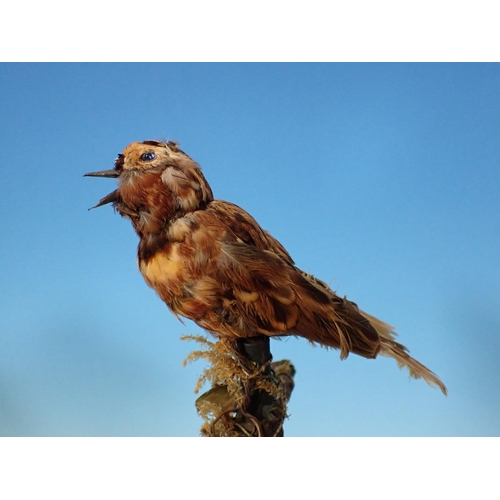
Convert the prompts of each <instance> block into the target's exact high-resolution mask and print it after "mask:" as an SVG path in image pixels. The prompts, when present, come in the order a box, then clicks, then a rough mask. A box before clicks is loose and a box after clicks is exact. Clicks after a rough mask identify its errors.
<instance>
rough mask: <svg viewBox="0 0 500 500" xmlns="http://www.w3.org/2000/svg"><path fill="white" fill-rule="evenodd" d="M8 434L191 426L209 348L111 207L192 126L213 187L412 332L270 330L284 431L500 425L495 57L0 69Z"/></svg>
mask: <svg viewBox="0 0 500 500" xmlns="http://www.w3.org/2000/svg"><path fill="white" fill-rule="evenodd" d="M0 95H1V100H0V123H1V135H0V141H1V151H2V161H1V167H0V168H1V169H2V182H1V184H0V213H1V216H2V236H1V239H0V257H1V264H0V304H1V306H0V307H1V314H0V435H3V436H196V435H198V431H199V427H200V425H201V420H200V419H199V417H198V416H197V414H196V411H195V408H194V401H195V399H196V395H195V394H194V393H193V389H194V385H195V382H196V379H197V376H198V375H199V374H200V373H201V371H202V370H203V368H204V364H203V363H202V362H198V363H195V364H193V365H190V366H188V367H186V368H183V367H182V366H181V362H182V360H183V359H184V358H185V357H186V356H187V354H188V353H189V352H190V351H191V350H192V349H193V348H195V347H196V346H195V345H194V344H191V343H188V342H182V341H180V340H179V337H180V336H181V335H183V334H190V333H193V334H194V333H200V330H199V329H198V327H196V325H194V323H191V322H186V324H185V325H182V324H181V323H180V322H178V321H177V320H176V319H175V318H174V316H173V315H172V314H171V313H170V312H169V311H168V309H167V308H166V306H165V305H164V304H163V303H162V302H161V301H160V300H159V299H158V298H157V297H156V295H155V293H154V292H153V291H152V290H151V289H149V288H148V287H147V286H146V284H145V283H144V282H143V279H142V277H141V275H140V274H139V272H138V270H137V266H136V262H135V255H136V246H137V237H136V235H135V233H134V231H133V229H132V227H131V225H130V223H129V222H128V221H125V220H123V219H121V218H120V217H119V216H118V215H116V214H114V213H113V210H112V209H111V208H110V207H109V206H107V207H103V208H100V209H98V210H94V211H91V212H88V211H87V209H88V208H89V207H90V206H92V205H94V204H95V203H96V202H97V201H98V200H99V199H100V198H101V197H102V196H104V195H105V194H107V193H109V192H110V191H111V190H112V189H114V181H112V180H100V179H92V178H83V177H82V175H83V174H84V173H85V172H89V171H95V170H104V169H108V168H111V167H112V165H113V160H114V159H115V157H116V155H117V153H118V152H120V151H121V150H122V149H123V148H124V147H125V146H126V145H127V144H128V143H130V142H132V141H136V140H146V139H176V140H178V141H179V142H180V143H181V147H182V148H183V149H184V150H185V151H186V152H187V153H188V154H190V155H191V156H192V157H193V158H194V159H195V160H196V161H198V162H199V163H200V164H201V166H202V167H203V169H204V173H205V176H206V177H207V179H208V181H209V182H210V184H211V186H212V189H213V191H214V194H215V196H216V198H221V199H225V200H228V201H232V202H234V203H236V204H238V205H240V206H241V207H243V208H245V209H246V210H247V211H249V212H250V213H251V214H252V215H253V216H254V217H255V218H256V219H257V220H258V221H259V223H260V224H261V225H262V226H263V227H264V228H265V229H267V230H269V231H270V232H271V233H272V234H273V235H274V236H275V237H277V238H278V239H279V240H280V241H281V242H282V243H283V244H284V245H285V246H286V248H287V249H288V251H289V252H290V253H291V255H292V257H293V258H294V259H295V261H296V263H297V265H298V266H299V267H301V268H302V269H304V270H306V271H308V272H311V273H313V274H315V275H317V276H318V277H319V278H321V279H323V280H325V281H327V282H330V281H331V282H332V287H333V288H334V289H336V290H337V291H338V293H339V294H341V295H347V297H348V298H349V299H352V300H354V301H355V302H357V303H358V304H359V305H360V307H362V308H363V309H364V310H366V311H367V312H370V313H371V314H374V315H376V316H378V317H380V318H381V319H383V320H385V321H387V322H389V323H391V324H393V325H395V326H396V329H397V331H398V333H399V334H400V340H401V341H402V342H403V343H404V344H405V345H406V346H407V347H409V349H410V351H411V354H412V355H414V356H415V357H416V358H417V359H418V360H419V361H421V362H422V363H424V364H425V365H427V366H428V367H429V368H431V369H432V370H433V371H435V372H436V373H437V374H438V375H439V376H440V377H441V378H442V380H443V381H444V382H445V384H446V385H447V386H448V390H449V396H448V397H447V398H445V397H444V396H443V395H442V394H441V393H440V392H439V391H438V390H433V389H432V388H430V387H428V386H427V385H426V384H425V383H424V382H422V381H415V380H409V378H408V375H407V373H406V372H403V371H399V370H398V368H397V366H396V363H395V362H394V361H393V360H391V359H387V358H379V359H377V360H374V361H371V360H366V359H363V358H359V357H357V356H354V355H352V356H350V357H349V358H348V359H347V360H346V361H343V362H341V361H340V360H339V355H338V352H336V351H326V350H324V349H321V348H317V347H316V348H313V347H311V346H309V345H308V343H307V342H306V341H305V340H302V339H294V338H290V339H287V340H282V341H273V342H272V344H271V347H272V351H273V354H274V358H275V359H283V358H288V359H291V360H292V362H293V363H294V365H295V366H296V369H297V375H296V388H295V390H294V392H293V395H292V398H291V401H290V405H289V414H290V418H289V420H288V421H287V422H286V425H285V434H286V435H287V436H498V435H499V434H500V368H499V362H498V359H499V355H500V337H499V331H500V308H499V301H500V262H499V261H500V258H499V248H500V217H499V216H500V201H499V193H500V141H499V138H500V66H499V65H498V64H1V65H0Z"/></svg>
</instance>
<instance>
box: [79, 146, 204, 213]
mask: <svg viewBox="0 0 500 500" xmlns="http://www.w3.org/2000/svg"><path fill="white" fill-rule="evenodd" d="M85 176H90V177H113V178H116V179H117V180H118V188H117V189H116V190H115V191H113V192H112V193H110V194H108V195H107V196H105V197H104V198H102V199H101V200H100V201H99V203H98V204H97V205H95V206H94V207H92V208H97V207H100V206H102V205H106V204H108V203H113V205H114V207H115V208H116V209H117V210H118V212H120V213H121V215H124V216H127V217H130V218H131V219H132V220H134V216H137V217H139V216H140V215H143V214H155V216H156V218H160V219H163V220H164V219H168V218H172V217H173V216H174V215H175V214H178V213H187V212H190V211H193V210H197V209H199V208H201V207H203V206H204V205H206V204H207V203H208V202H210V201H212V200H213V194H212V190H211V189H210V186H209V184H208V182H207V181H206V179H205V177H204V176H203V174H202V172H201V169H200V167H199V166H198V164H197V163H196V162H195V161H193V159H192V158H190V157H189V156H188V155H187V154H186V153H184V152H183V151H182V150H181V149H179V146H178V144H177V143H176V142H173V141H168V142H159V141H144V142H133V143H132V144H129V145H128V146H127V147H126V148H125V149H124V150H123V152H122V153H120V154H119V155H118V158H116V160H115V166H114V168H113V169H111V170H103V171H100V172H90V173H88V174H85Z"/></svg>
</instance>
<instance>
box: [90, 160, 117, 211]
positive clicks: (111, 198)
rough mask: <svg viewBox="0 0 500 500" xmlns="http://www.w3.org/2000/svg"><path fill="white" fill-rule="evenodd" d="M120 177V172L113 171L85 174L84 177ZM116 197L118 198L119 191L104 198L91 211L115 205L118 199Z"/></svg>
mask: <svg viewBox="0 0 500 500" xmlns="http://www.w3.org/2000/svg"><path fill="white" fill-rule="evenodd" d="M119 175H120V172H118V171H117V170H114V169H113V170H101V171H100V172H89V173H88V174H84V177H118V176H119ZM116 196H117V190H115V191H113V192H112V193H109V194H108V195H107V196H105V197H104V198H102V200H100V201H99V203H98V204H97V205H95V206H94V207H91V208H89V210H92V209H93V208H97V207H102V206H103V205H107V204H108V203H113V202H114V201H116V199H117V198H116Z"/></svg>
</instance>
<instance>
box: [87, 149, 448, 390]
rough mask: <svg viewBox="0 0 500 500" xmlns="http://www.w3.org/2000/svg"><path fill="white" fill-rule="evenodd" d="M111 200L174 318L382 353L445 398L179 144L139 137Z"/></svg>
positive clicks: (215, 329) (382, 328)
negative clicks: (216, 190) (220, 191)
mask: <svg viewBox="0 0 500 500" xmlns="http://www.w3.org/2000/svg"><path fill="white" fill-rule="evenodd" d="M85 175H86V176H96V177H116V178H117V179H118V188H117V189H116V190H115V191H113V192H112V193H110V194H108V195H107V196H105V197H104V198H102V199H101V200H100V201H99V203H98V204H97V205H96V206H95V207H93V208H96V207H100V206H102V205H105V204H107V203H112V204H113V206H114V208H115V210H116V211H118V212H119V213H120V215H122V216H123V217H126V218H128V219H130V220H131V222H132V225H133V226H134V229H135V230H136V232H137V234H138V235H139V238H140V241H139V248H138V263H139V269H140V271H141V273H142V275H143V277H144V279H145V280H146V283H147V284H148V285H149V286H150V287H152V288H153V289H154V290H155V291H156V292H157V294H158V295H159V296H160V298H161V299H162V300H163V301H164V302H165V303H166V304H167V306H168V307H169V308H170V309H171V310H172V312H173V313H174V314H175V315H176V316H183V317H185V318H188V319H191V320H193V321H194V322H195V323H196V324H197V325H199V326H200V327H202V328H204V329H205V330H208V331H209V332H211V333H212V334H214V335H216V336H217V337H219V338H229V339H233V340H237V339H247V338H252V337H256V336H260V335H265V336H268V337H274V336H284V335H297V336H300V337H304V338H306V339H307V340H309V341H311V342H314V343H318V344H321V345H322V346H326V347H333V348H336V349H340V357H341V359H344V358H346V357H347V356H348V354H349V353H351V352H352V353H354V354H358V355H360V356H363V357H365V358H375V357H376V356H377V355H378V354H381V355H383V356H389V357H392V358H394V359H395V360H396V362H397V363H398V365H399V367H400V368H401V367H403V366H405V367H406V368H408V370H409V372H410V375H411V376H412V377H414V378H423V379H424V380H425V381H426V382H427V383H428V384H430V385H432V386H437V387H439V388H440V389H441V391H443V393H444V394H446V387H445V386H444V384H443V383H442V382H441V381H440V380H439V378H438V377H437V376H436V375H435V374H434V373H432V372H431V371H430V370H429V369H427V368H426V367H425V366H423V365H422V364H421V363H419V362H418V361H417V360H415V359H413V358H412V357H411V356H409V354H408V350H407V349H406V347H405V346H403V345H402V344H400V343H399V342H396V340H395V336H396V333H395V332H394V330H393V328H392V327H391V326H389V325H388V324H387V323H384V322H383V321H380V320H379V319H377V318H374V317H373V316H371V315H369V314H367V313H365V312H364V311H362V310H361V309H359V308H358V306H357V305H356V304H355V303H354V302H351V301H349V300H347V299H346V298H342V297H339V296H337V295H336V294H335V292H333V291H332V290H331V289H330V288H329V287H328V286H327V285H326V284H325V283H324V282H323V281H320V280H319V279H317V278H315V277H314V276H312V275H310V274H307V273H305V272H304V271H302V270H300V269H299V268H297V267H296V266H295V264H294V261H293V260H292V258H291V257H290V255H289V254H288V252H287V251H286V250H285V248H284V247H283V245H281V243H279V242H278V241H277V240H276V239H275V238H273V237H272V236H271V235H270V234H269V233H268V232H267V231H264V230H263V229H262V228H261V227H260V226H259V224H258V223H257V222H256V221H255V220H254V219H253V218H252V217H251V216H250V215H249V214H248V213H247V212H245V211H244V210H243V209H241V208H240V207H238V206H236V205H234V204H232V203H229V202H226V201H222V200H214V197H213V194H212V190H211V188H210V186H209V184H208V182H207V181H206V180H205V177H204V176H203V174H202V172H201V169H200V167H199V165H198V164H197V163H196V162H195V161H193V160H192V159H191V158H190V157H189V156H188V155H187V154H186V153H184V152H183V151H182V150H181V149H179V146H178V144H177V143H175V142H172V141H168V142H158V141H144V142H133V143H132V144H130V145H128V146H127V147H126V148H125V149H124V150H123V153H121V154H119V155H118V158H117V159H116V160H115V166H114V169H112V170H105V171H101V172H91V173H88V174H85Z"/></svg>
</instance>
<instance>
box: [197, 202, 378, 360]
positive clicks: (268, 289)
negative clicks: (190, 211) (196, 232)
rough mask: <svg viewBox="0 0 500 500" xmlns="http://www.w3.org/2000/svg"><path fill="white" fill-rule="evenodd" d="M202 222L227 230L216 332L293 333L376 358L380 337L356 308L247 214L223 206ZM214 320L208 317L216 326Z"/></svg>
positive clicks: (344, 353)
mask: <svg viewBox="0 0 500 500" xmlns="http://www.w3.org/2000/svg"><path fill="white" fill-rule="evenodd" d="M197 216H198V217H200V218H201V219H206V220H200V221H199V222H200V223H202V224H203V225H204V226H207V224H212V225H219V226H223V227H224V233H223V234H224V236H223V237H222V238H221V239H220V240H219V241H218V245H219V246H220V249H221V251H220V253H219V256H218V261H217V266H216V280H215V281H216V283H217V286H219V287H220V288H222V289H223V294H224V298H225V301H224V304H225V306H224V312H223V313H219V312H218V311H214V314H215V315H216V314H219V320H218V321H219V324H217V325H216V326H217V329H216V328H214V326H212V328H209V327H208V326H206V325H202V326H204V327H207V328H208V329H211V330H213V331H217V330H219V333H220V330H221V329H222V330H224V329H225V330H226V332H227V333H228V334H229V335H238V336H249V335H250V334H251V332H254V334H255V333H261V334H264V335H269V336H276V335H284V334H292V335H299V336H301V337H305V338H307V339H308V340H310V341H311V342H317V343H319V344H322V345H324V346H329V347H335V348H340V349H341V356H342V357H343V358H344V357H346V356H347V355H348V354H349V352H354V353H356V354H360V355H362V356H365V357H370V358H371V357H375V356H376V354H377V352H378V350H379V338H378V334H377V332H376V331H375V329H374V328H373V327H372V325H371V324H370V322H369V321H368V320H367V319H366V318H365V317H364V316H362V315H361V314H360V313H359V311H358V308H357V306H356V304H354V303H352V302H350V301H348V300H346V299H343V298H340V297H338V296H337V295H336V294H335V293H334V292H333V291H331V290H330V289H329V288H328V287H326V286H323V285H322V282H321V284H320V283H319V282H316V281H315V279H314V278H313V277H311V276H309V275H307V274H306V273H304V272H302V271H301V270H300V269H298V268H297V267H295V266H294V264H293V260H292V258H291V257H290V255H289V254H288V252H287V251H286V250H285V249H284V247H283V246H282V245H281V244H280V243H279V242H278V241H277V240H275V239H274V238H273V237H272V236H270V235H269V234H268V233H266V232H265V231H263V230H262V228H261V227H260V226H259V225H258V224H257V222H256V221H255V220H254V219H253V218H252V217H251V216H250V215H249V214H247V213H246V212H245V211H244V210H242V209H241V208H239V207H237V206H236V205H233V204H231V203H226V202H222V201H218V202H212V203H210V204H209V206H208V207H207V210H205V211H200V212H199V213H198V214H197ZM215 321H216V318H215V317H213V318H210V319H209V322H210V323H211V324H212V325H214V322H215Z"/></svg>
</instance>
